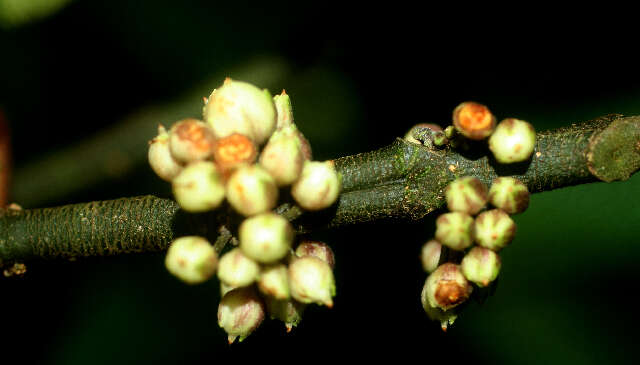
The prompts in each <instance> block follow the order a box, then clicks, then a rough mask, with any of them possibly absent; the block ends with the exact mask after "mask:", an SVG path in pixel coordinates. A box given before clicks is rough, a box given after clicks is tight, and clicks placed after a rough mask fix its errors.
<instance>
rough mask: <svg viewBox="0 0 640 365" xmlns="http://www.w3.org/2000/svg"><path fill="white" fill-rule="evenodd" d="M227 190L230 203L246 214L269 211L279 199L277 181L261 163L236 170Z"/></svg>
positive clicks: (228, 182)
mask: <svg viewBox="0 0 640 365" xmlns="http://www.w3.org/2000/svg"><path fill="white" fill-rule="evenodd" d="M226 191H227V200H228V201H229V204H231V206H232V207H233V208H234V209H235V210H236V211H238V212H239V213H240V214H243V215H245V216H251V215H254V214H258V213H263V212H266V211H269V210H271V209H273V208H274V207H275V206H276V202H277V200H278V187H277V186H276V182H275V181H274V180H273V177H271V175H269V173H268V172H267V171H265V169H264V168H262V167H260V166H259V165H245V166H242V167H240V168H238V169H237V170H236V171H234V172H233V174H232V175H231V177H230V178H229V181H227V190H226Z"/></svg>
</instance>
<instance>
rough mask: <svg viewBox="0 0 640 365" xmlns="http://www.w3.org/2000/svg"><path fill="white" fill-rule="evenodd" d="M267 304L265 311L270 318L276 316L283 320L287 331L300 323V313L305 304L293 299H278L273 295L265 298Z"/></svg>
mask: <svg viewBox="0 0 640 365" xmlns="http://www.w3.org/2000/svg"><path fill="white" fill-rule="evenodd" d="M265 302H266V304H267V313H269V316H270V317H271V318H277V319H279V320H281V321H282V322H284V325H285V327H286V328H287V333H289V332H291V329H292V328H293V327H295V326H297V325H298V323H300V321H301V320H302V313H303V312H304V310H305V308H306V307H307V305H306V304H303V303H300V302H297V301H295V300H293V299H288V300H278V299H276V298H273V297H267V298H265Z"/></svg>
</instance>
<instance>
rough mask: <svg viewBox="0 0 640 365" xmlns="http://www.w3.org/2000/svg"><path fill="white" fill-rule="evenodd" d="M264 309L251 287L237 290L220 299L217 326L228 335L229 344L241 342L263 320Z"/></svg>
mask: <svg viewBox="0 0 640 365" xmlns="http://www.w3.org/2000/svg"><path fill="white" fill-rule="evenodd" d="M264 315H265V307H264V304H263V303H262V300H261V299H260V297H259V296H258V295H257V293H256V292H255V290H254V288H253V287H246V288H237V289H234V290H232V291H230V292H228V293H227V294H225V295H224V297H222V299H221V300H220V304H219V305H218V325H219V326H220V327H222V328H223V329H224V330H225V332H227V335H228V341H229V344H232V343H233V341H235V340H236V338H238V337H240V342H242V341H243V340H244V339H245V338H247V336H249V335H250V334H251V333H252V332H253V331H254V330H255V329H256V328H258V326H259V325H260V323H262V321H263V320H264Z"/></svg>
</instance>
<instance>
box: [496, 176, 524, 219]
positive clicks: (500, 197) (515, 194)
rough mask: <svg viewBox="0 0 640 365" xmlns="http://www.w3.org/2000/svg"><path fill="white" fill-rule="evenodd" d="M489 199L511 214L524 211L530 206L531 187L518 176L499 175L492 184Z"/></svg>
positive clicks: (497, 206)
mask: <svg viewBox="0 0 640 365" xmlns="http://www.w3.org/2000/svg"><path fill="white" fill-rule="evenodd" d="M489 201H490V202H491V204H492V205H493V206H495V207H496V208H500V209H502V210H504V211H505V212H507V213H509V214H516V213H522V212H524V211H525V210H526V209H527V207H528V206H529V189H527V186H526V185H525V184H523V183H522V181H520V180H518V179H516V178H513V177H499V178H497V179H495V180H493V183H492V184H491V189H489Z"/></svg>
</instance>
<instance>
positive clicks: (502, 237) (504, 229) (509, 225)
mask: <svg viewBox="0 0 640 365" xmlns="http://www.w3.org/2000/svg"><path fill="white" fill-rule="evenodd" d="M475 230H476V242H477V243H478V245H480V246H482V247H485V248H488V249H490V250H493V251H500V250H501V249H502V248H504V247H505V246H506V245H508V244H509V243H510V242H511V241H512V240H513V237H514V236H515V233H516V224H515V223H514V222H513V219H511V217H509V215H508V214H507V213H505V212H504V211H503V210H501V209H491V210H487V211H486V212H482V213H480V214H479V215H478V216H477V217H476V221H475Z"/></svg>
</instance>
